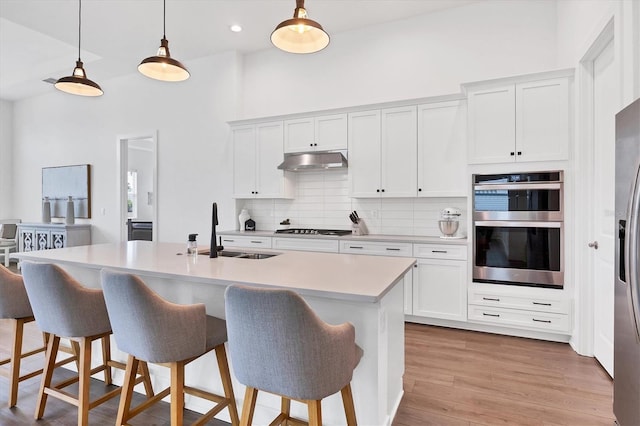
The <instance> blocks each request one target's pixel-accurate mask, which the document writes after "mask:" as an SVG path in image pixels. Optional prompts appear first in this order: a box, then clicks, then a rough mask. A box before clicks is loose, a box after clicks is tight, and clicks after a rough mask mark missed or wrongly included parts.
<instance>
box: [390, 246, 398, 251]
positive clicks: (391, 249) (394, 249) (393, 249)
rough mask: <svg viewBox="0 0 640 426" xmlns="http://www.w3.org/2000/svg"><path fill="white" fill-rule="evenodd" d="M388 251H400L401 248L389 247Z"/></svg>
mask: <svg viewBox="0 0 640 426" xmlns="http://www.w3.org/2000/svg"><path fill="white" fill-rule="evenodd" d="M387 250H389V251H400V249H399V248H393V247H387Z"/></svg>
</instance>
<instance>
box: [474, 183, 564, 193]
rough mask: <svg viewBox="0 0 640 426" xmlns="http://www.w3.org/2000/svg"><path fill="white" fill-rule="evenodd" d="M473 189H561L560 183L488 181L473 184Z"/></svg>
mask: <svg viewBox="0 0 640 426" xmlns="http://www.w3.org/2000/svg"><path fill="white" fill-rule="evenodd" d="M473 189H474V190H476V191H485V190H492V189H498V190H510V189H513V190H516V191H526V190H529V189H555V190H559V189H562V184H561V183H559V182H558V183H546V182H545V183H489V184H486V183H485V184H479V185H474V186H473Z"/></svg>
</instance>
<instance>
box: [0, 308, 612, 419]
mask: <svg viewBox="0 0 640 426" xmlns="http://www.w3.org/2000/svg"><path fill="white" fill-rule="evenodd" d="M405 330H406V331H405V341H406V344H405V346H406V369H405V376H404V388H405V395H404V398H403V400H402V403H401V404H400V408H399V410H398V413H397V415H396V418H395V421H394V423H393V424H394V426H418V425H469V426H471V425H501V424H502V425H576V426H578V425H579V426H583V425H584V426H586V425H608V426H611V425H612V424H613V421H614V416H613V408H612V393H613V382H612V381H611V379H610V378H609V376H608V375H607V374H606V372H605V371H604V370H603V369H602V368H601V367H600V365H599V364H598V363H597V361H595V360H594V359H593V358H589V357H581V356H580V355H577V354H576V353H575V352H573V350H572V349H571V348H570V347H569V345H567V344H562V343H553V342H545V341H538V340H531V339H523V338H518V337H508V336H499V335H493V334H487V333H478V332H472V331H464V330H455V329H447V328H440V327H431V326H425V325H419V324H406V327H405ZM25 334H26V337H25V347H28V348H32V347H36V346H37V345H38V344H39V343H40V342H41V337H40V336H41V335H40V333H39V331H38V330H37V328H36V327H35V324H34V323H31V324H28V325H27V328H26V331H25ZM10 341H11V328H10V326H9V322H8V321H7V320H0V359H4V358H6V357H7V356H8V354H9V345H10ZM43 360H44V356H43V355H42V354H38V355H35V356H33V357H31V359H27V360H26V362H23V366H24V369H23V371H27V370H29V369H30V368H31V369H37V368H39V366H41V365H42V363H43ZM0 368H6V367H0ZM212 368H215V366H212ZM57 374H58V377H64V376H65V375H66V374H68V373H67V372H65V371H61V372H58V373H57ZM39 384H40V377H39V376H38V377H34V378H32V379H29V380H26V381H24V382H22V383H21V384H20V391H19V396H18V398H19V399H18V406H17V407H14V408H13V409H9V408H7V406H6V404H7V400H8V379H7V378H6V377H3V376H0V425H2V426H14V425H16V426H17V425H38V426H53V425H55V426H61V425H65V426H66V425H73V424H76V409H75V407H72V406H70V405H68V404H66V403H64V402H61V401H58V400H56V399H55V398H49V400H48V402H47V408H46V411H45V415H44V418H43V419H42V420H40V421H37V422H36V421H35V420H33V412H34V409H35V405H36V398H37V392H38V389H39ZM94 384H95V386H92V391H96V392H97V393H98V394H100V393H101V392H105V390H106V388H105V387H104V385H103V384H102V383H101V382H100V381H98V380H94ZM70 389H73V387H70ZM236 394H237V392H236ZM138 397H139V398H141V399H142V398H143V396H142V395H138ZM356 400H357V398H356ZM117 404H118V398H114V399H112V400H111V401H109V402H107V403H105V404H103V405H101V406H99V407H97V408H95V409H93V410H91V412H90V413H91V414H90V417H89V420H90V422H91V424H95V425H108V424H113V421H114V419H115V415H116V411H117ZM366 408H374V407H366ZM356 409H358V407H356ZM361 409H362V408H361ZM168 417H169V405H168V404H166V403H160V405H159V406H157V407H154V408H152V409H151V410H148V411H146V412H143V413H142V414H140V415H139V416H137V417H136V418H135V419H133V420H134V421H132V422H131V424H132V425H134V426H135V425H145V426H146V425H168V424H169V421H168ZM195 417H197V416H196V415H195V414H194V413H191V412H187V413H186V414H185V423H190V422H192V421H193V420H194V419H195ZM209 424H210V425H219V426H221V425H225V424H226V423H224V422H221V421H217V420H214V421H212V422H209ZM362 426H368V425H362Z"/></svg>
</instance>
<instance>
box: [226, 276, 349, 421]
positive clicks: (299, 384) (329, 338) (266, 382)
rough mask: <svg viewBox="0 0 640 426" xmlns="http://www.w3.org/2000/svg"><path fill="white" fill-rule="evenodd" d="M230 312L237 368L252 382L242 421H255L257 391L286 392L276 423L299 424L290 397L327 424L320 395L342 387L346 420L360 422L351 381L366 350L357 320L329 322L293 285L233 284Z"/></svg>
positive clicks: (314, 418)
mask: <svg viewBox="0 0 640 426" xmlns="http://www.w3.org/2000/svg"><path fill="white" fill-rule="evenodd" d="M225 311H226V318H227V330H228V333H229V353H230V355H231V359H232V360H233V365H234V372H235V375H236V377H237V379H238V380H239V381H240V383H242V384H244V385H245V386H246V387H247V388H246V393H245V399H244V405H243V408H242V417H241V421H240V424H241V425H243V426H245V425H250V424H251V422H252V419H253V412H254V409H255V404H256V399H257V396H258V390H262V391H266V392H269V393H273V394H277V395H280V396H281V397H282V405H281V407H282V409H281V412H280V414H279V415H278V417H276V418H275V420H274V421H273V422H272V423H271V424H272V425H275V424H288V423H287V422H297V423H300V420H298V419H293V418H291V417H290V405H291V400H297V401H300V402H303V403H305V404H307V407H308V412H309V425H310V426H320V425H322V412H321V400H322V399H323V398H326V397H327V396H329V395H332V394H334V393H336V392H338V391H341V393H342V402H343V405H344V410H345V416H346V420H347V424H348V425H349V426H355V425H356V424H357V422H356V414H355V408H354V405H353V397H352V394H351V384H350V382H351V377H352V375H353V370H354V369H355V367H356V366H357V364H358V362H359V361H360V358H361V356H362V350H361V349H360V348H359V347H358V346H357V345H356V344H355V329H354V327H353V325H352V324H350V323H344V324H341V325H329V324H327V323H325V322H324V321H322V320H321V319H320V318H319V317H318V316H317V315H316V314H315V312H313V310H312V309H311V308H310V307H309V305H307V303H306V302H305V301H304V300H303V299H302V297H300V296H299V295H297V294H296V293H294V292H293V291H290V290H278V289H258V288H251V287H244V286H237V285H232V286H229V287H228V288H227V290H226V292H225Z"/></svg>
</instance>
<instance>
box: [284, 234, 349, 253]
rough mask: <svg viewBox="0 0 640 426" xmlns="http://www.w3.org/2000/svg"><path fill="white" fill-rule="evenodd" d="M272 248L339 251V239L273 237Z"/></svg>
mask: <svg viewBox="0 0 640 426" xmlns="http://www.w3.org/2000/svg"><path fill="white" fill-rule="evenodd" d="M272 248H274V249H278V250H303V251H321V252H328V253H338V250H339V247H338V241H337V240H321V239H311V238H273V244H272Z"/></svg>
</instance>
